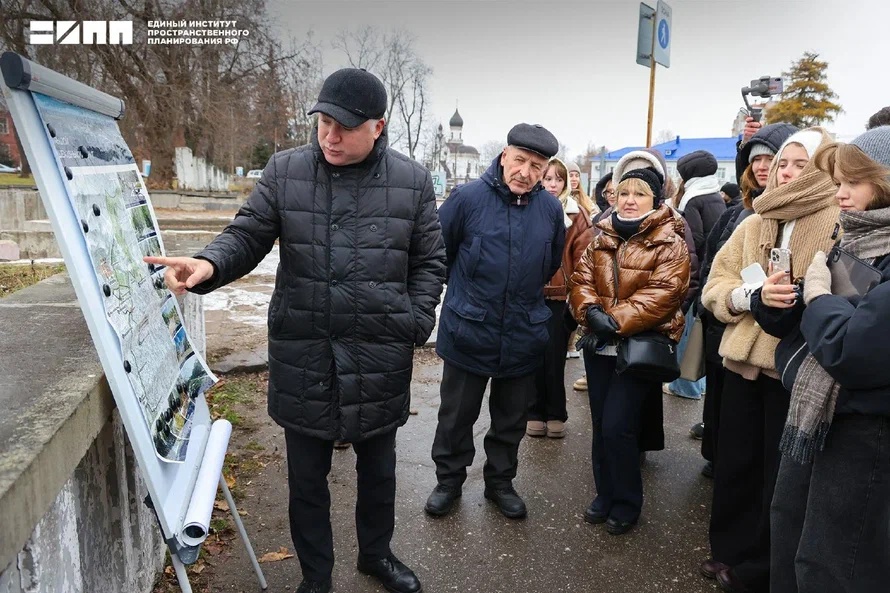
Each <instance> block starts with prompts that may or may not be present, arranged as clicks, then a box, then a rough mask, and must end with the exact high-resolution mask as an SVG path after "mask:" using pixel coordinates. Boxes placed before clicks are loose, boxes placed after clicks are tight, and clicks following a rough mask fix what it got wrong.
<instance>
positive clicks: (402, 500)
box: [208, 336, 716, 593]
mask: <svg viewBox="0 0 890 593" xmlns="http://www.w3.org/2000/svg"><path fill="white" fill-rule="evenodd" d="M214 339H219V337H217V336H209V337H208V340H209V341H212V340H214ZM418 358H420V359H421V360H419V361H418V362H417V363H416V364H415V377H414V381H413V384H412V395H413V401H412V404H413V406H414V407H415V408H417V410H418V414H417V415H416V416H411V417H409V419H408V423H407V424H406V425H405V426H404V427H403V428H401V429H400V430H399V433H398V440H397V456H398V466H397V476H398V481H397V491H396V501H397V502H396V505H397V506H396V529H395V535H394V537H393V541H392V549H393V551H394V553H395V554H396V555H397V556H398V557H399V558H400V559H401V560H402V561H403V562H405V563H406V564H407V565H408V566H410V567H411V568H413V569H414V570H415V571H416V572H417V574H418V576H419V577H420V578H421V580H422V581H423V584H424V591H426V592H427V593H433V592H440V591H467V592H480V593H481V592H490V593H516V592H526V593H553V592H569V591H572V592H574V591H580V592H587V591H590V592H594V591H597V592H599V591H602V592H616V593H617V592H628V593H630V592H639V591H664V592H704V591H714V590H716V587H715V585H714V584H713V582H712V581H707V580H705V579H703V578H702V577H701V576H699V575H698V570H697V568H698V564H699V563H700V562H701V561H702V560H704V559H705V558H706V557H707V551H708V546H707V520H708V507H709V501H710V491H711V483H710V481H709V480H707V479H705V478H703V477H702V476H701V475H700V474H699V470H700V469H701V467H702V464H703V461H702V459H701V457H700V456H699V452H698V445H699V442H698V441H694V440H692V439H691V438H690V437H689V434H688V429H689V426H691V425H692V424H693V423H694V422H695V421H696V420H698V419H699V418H700V417H701V403H700V402H695V401H691V400H681V399H678V398H675V397H671V396H666V397H665V432H666V445H667V448H666V449H665V450H664V451H659V452H655V453H651V452H650V453H649V455H648V458H647V461H646V463H645V465H644V470H643V479H644V489H645V496H646V499H645V503H644V508H643V514H642V517H641V520H640V523H639V525H638V526H637V527H636V528H635V529H634V530H632V531H631V532H630V533H628V534H626V535H624V536H611V535H608V534H607V533H606V531H605V528H604V526H603V525H588V524H586V523H584V521H583V520H582V513H583V511H584V509H585V508H586V506H587V505H588V504H589V503H590V500H591V498H592V496H593V486H592V477H591V463H590V443H591V430H590V420H589V408H588V405H587V398H586V393H579V392H575V391H572V390H571V389H570V388H569V390H568V399H569V415H570V418H569V421H568V423H567V425H566V428H567V436H566V438H565V439H562V440H553V439H546V438H542V439H531V438H529V437H526V438H525V439H524V440H523V442H522V445H521V447H520V456H519V457H520V465H519V474H518V476H517V478H516V480H515V482H514V485H515V487H516V489H517V491H518V492H519V493H520V494H521V495H522V496H523V498H524V499H525V501H526V503H527V505H528V510H529V513H528V518H527V519H525V520H520V521H514V520H510V519H507V518H505V517H503V516H502V515H501V514H500V513H499V512H498V511H497V509H496V508H495V507H494V505H493V504H492V503H490V502H488V501H486V500H485V499H484V498H483V496H482V492H483V487H484V483H483V478H482V464H483V460H484V453H483V447H482V439H483V437H484V434H485V431H486V430H487V428H488V415H487V412H486V411H485V410H486V408H483V414H482V417H481V418H480V420H479V421H478V423H477V425H476V431H475V434H476V439H475V441H476V449H477V456H476V461H475V462H474V464H473V466H472V467H471V468H470V471H469V476H468V479H467V482H466V483H465V485H464V490H463V496H462V498H461V499H460V500H459V502H458V503H457V505H456V506H455V509H454V510H453V512H452V514H451V515H449V516H447V517H445V518H432V517H429V516H428V515H426V514H425V513H424V511H423V505H424V502H425V501H426V497H427V495H428V494H429V492H430V490H431V489H432V488H433V487H434V486H435V484H436V479H435V470H434V465H433V463H432V461H431V459H430V447H431V444H432V439H433V435H434V432H435V427H436V414H437V410H438V404H439V396H438V389H439V386H438V382H439V379H440V377H441V370H442V367H441V362H440V361H438V360H437V359H435V356H434V355H433V354H432V353H430V352H428V351H427V352H425V353H424V354H423V355H421V356H419V357H418ZM581 367H582V365H581V363H580V361H578V360H571V361H569V362H568V376H569V377H571V378H572V379H574V378H575V377H577V376H578V375H579V374H580V372H581ZM259 434H260V435H261V436H259V437H256V438H257V440H258V441H259V444H260V445H262V446H264V447H266V449H267V450H270V451H271V450H274V449H275V448H276V447H278V448H279V450H278V451H276V453H275V455H274V457H275V458H276V459H277V462H275V463H270V464H269V465H267V466H266V467H265V468H264V469H263V470H261V472H260V473H259V475H257V476H254V477H252V478H251V483H250V484H249V485H246V486H245V487H243V488H242V491H243V492H244V493H245V495H244V496H243V498H242V499H241V501H240V502H239V505H240V508H241V509H242V510H243V511H246V512H247V516H245V517H244V522H245V525H246V527H247V530H248V532H249V534H250V537H251V538H252V540H253V544H254V548H255V550H256V551H257V554H258V555H262V554H265V553H267V552H270V551H277V550H279V548H280V547H282V546H284V547H286V548H287V549H288V550H290V551H291V552H292V551H293V545H292V543H291V541H290V533H289V531H288V523H287V473H286V462H285V461H284V457H283V440H284V439H283V435H282V432H281V429H280V428H278V427H277V426H275V425H274V424H272V422H271V421H268V426H266V427H265V429H261V430H260V431H259ZM252 436H253V435H252ZM354 467H355V457H354V453H353V452H352V449H347V450H344V451H336V450H335V451H334V462H333V466H332V469H331V474H330V478H329V480H330V488H331V498H332V503H331V515H332V524H333V530H334V544H335V554H336V558H337V560H336V566H335V570H334V584H335V589H334V590H335V591H338V592H340V593H344V592H355V593H365V592H367V593H370V592H373V591H382V590H383V589H382V588H381V587H380V586H379V585H377V584H376V583H375V582H374V581H373V580H372V579H369V578H368V577H365V576H363V575H361V574H359V573H358V572H357V571H356V570H355V559H356V554H357V550H358V548H357V542H356V536H355V523H354V505H355V496H356V493H355V470H354ZM262 566H263V570H264V572H265V575H266V579H267V580H268V582H269V590H270V591H294V590H295V589H296V587H297V585H298V584H299V581H300V569H299V564H298V562H297V560H296V558H291V559H288V560H283V561H280V562H272V563H266V564H263V565H262ZM211 583H212V590H213V591H217V590H219V591H245V592H248V591H258V590H259V589H258V587H257V585H256V580H255V577H254V575H253V573H252V571H251V568H250V564H249V562H248V560H247V558H246V556H245V554H244V552H243V550H242V549H241V548H240V547H239V546H238V543H237V542H232V546H231V549H229V550H228V551H227V554H226V559H225V562H224V563H222V564H218V565H217V566H215V567H214V568H213V578H212V581H211Z"/></svg>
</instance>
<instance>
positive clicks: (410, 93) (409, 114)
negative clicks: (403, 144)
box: [397, 62, 430, 159]
mask: <svg viewBox="0 0 890 593" xmlns="http://www.w3.org/2000/svg"><path fill="white" fill-rule="evenodd" d="M429 72H430V68H429V67H427V66H426V65H424V64H423V63H422V62H419V63H416V64H415V65H414V71H413V72H412V75H411V77H410V79H409V82H408V84H407V85H406V86H405V89H404V92H402V93H400V94H399V95H398V99H397V104H398V107H399V114H400V115H401V117H402V123H403V124H404V126H405V133H406V134H407V143H408V156H409V157H411V158H412V159H413V158H415V151H416V150H417V145H418V143H419V142H420V136H421V129H422V128H423V120H424V118H425V116H426V95H427V93H428V91H427V89H426V79H427V75H428V74H429Z"/></svg>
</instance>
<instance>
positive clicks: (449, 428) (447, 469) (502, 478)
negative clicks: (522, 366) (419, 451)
mask: <svg viewBox="0 0 890 593" xmlns="http://www.w3.org/2000/svg"><path fill="white" fill-rule="evenodd" d="M488 381H489V377H482V376H480V375H474V374H473V373H470V372H468V371H465V370H463V369H459V368H457V367H456V366H454V365H451V364H449V363H447V362H446V363H445V367H444V369H443V370H442V386H441V390H440V398H441V403H440V404H439V424H438V425H437V426H436V437H435V439H433V452H432V456H433V461H434V462H435V463H436V478H437V479H438V480H439V483H440V484H443V485H447V486H452V487H454V488H458V489H459V488H460V487H461V486H462V485H463V483H464V481H465V480H466V479H467V468H468V467H469V466H470V465H472V463H473V457H474V455H475V454H476V447H475V446H474V445H473V424H475V422H476V420H478V419H479V412H480V410H481V409H482V399H483V395H484V394H485V387H486V386H487V385H488ZM534 389H535V376H534V374H530V375H525V376H523V377H512V378H505V379H491V394H490V395H489V399H488V407H489V410H490V412H491V427H490V428H489V429H488V433H487V434H486V435H485V440H484V446H485V455H486V460H485V467H484V468H483V476H484V477H485V483H486V484H487V485H489V486H493V487H501V486H509V485H510V484H511V482H512V481H513V478H515V477H516V468H517V466H518V463H519V462H518V452H519V443H520V442H521V441H522V437H523V435H525V423H526V420H527V417H528V402H529V400H530V399H531V398H532V397H533V395H534Z"/></svg>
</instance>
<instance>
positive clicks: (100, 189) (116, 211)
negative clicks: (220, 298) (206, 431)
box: [33, 93, 216, 462]
mask: <svg viewBox="0 0 890 593" xmlns="http://www.w3.org/2000/svg"><path fill="white" fill-rule="evenodd" d="M33 96H34V98H35V101H36V103H37V107H38V110H39V112H40V114H41V118H42V119H43V120H44V123H45V124H46V128H47V133H48V135H49V138H50V141H51V144H52V145H53V147H54V151H55V154H56V158H57V159H58V161H59V166H60V170H62V171H63V173H64V175H65V177H66V178H67V189H68V197H69V199H70V202H71V206H72V208H73V209H74V212H75V213H76V216H77V218H78V220H79V221H80V228H81V232H82V233H83V239H84V241H85V242H86V245H87V249H88V251H89V254H90V259H91V261H92V264H93V270H92V272H93V273H94V274H95V276H96V279H97V281H98V284H99V287H100V289H101V291H102V294H103V297H104V306H105V315H106V317H107V319H108V322H109V323H110V324H111V326H112V327H113V328H114V331H115V333H116V334H117V336H118V338H119V341H120V348H121V364H122V365H123V367H124V370H125V371H126V372H127V378H128V380H129V384H130V386H131V387H132V390H133V395H134V396H135V397H136V399H137V401H138V402H139V406H140V408H141V410H142V416H143V419H144V421H145V423H146V427H147V428H148V430H149V432H150V434H151V438H152V442H153V444H154V447H155V452H156V453H157V455H158V457H159V458H161V459H162V460H165V461H170V462H182V461H184V460H185V458H186V453H187V451H188V444H189V437H190V435H191V431H192V423H193V417H194V410H195V400H196V399H197V398H198V397H200V396H201V395H203V393H204V392H205V391H206V390H207V389H208V388H209V387H210V386H211V385H213V383H215V382H216V377H215V376H214V375H213V374H212V373H211V372H210V370H209V369H208V368H207V366H206V364H205V362H204V361H203V359H202V358H201V357H200V356H199V355H198V353H196V352H195V351H194V348H193V346H192V344H191V341H190V340H189V337H188V335H187V334H186V331H185V327H184V325H183V323H182V313H181V311H180V310H179V306H178V304H177V303H176V298H175V297H174V296H173V294H172V293H171V292H170V291H169V290H167V287H166V285H165V284H164V280H163V277H164V268H163V267H157V266H153V265H151V264H146V263H144V262H143V261H142V258H143V256H146V255H163V254H164V246H163V241H162V240H161V236H160V233H159V232H158V228H157V222H156V219H155V216H154V211H153V209H152V207H151V201H150V199H149V196H148V191H147V189H146V187H145V184H144V183H143V181H142V176H141V174H140V172H139V169H138V168H137V166H136V164H135V162H134V161H133V157H132V154H131V153H130V151H129V149H128V148H127V146H126V143H125V142H124V140H123V138H122V137H121V135H120V131H119V129H118V127H117V122H115V121H114V120H113V119H112V118H110V117H106V116H104V115H101V114H98V113H95V112H91V111H88V110H84V109H81V108H79V107H74V106H72V105H68V104H66V103H62V102H60V101H57V100H55V99H52V98H49V97H46V96H43V95H39V94H37V93H35V94H34V95H33ZM72 273H76V271H72Z"/></svg>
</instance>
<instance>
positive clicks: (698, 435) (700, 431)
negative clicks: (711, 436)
mask: <svg viewBox="0 0 890 593" xmlns="http://www.w3.org/2000/svg"><path fill="white" fill-rule="evenodd" d="M689 436H691V437H692V438H694V439H696V440H698V441H700V440H702V439H703V438H705V423H704V422H699V423H698V424H693V425H692V428H690V429H689Z"/></svg>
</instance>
